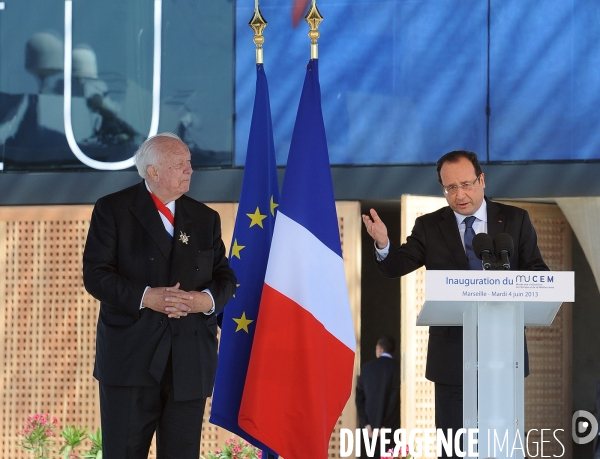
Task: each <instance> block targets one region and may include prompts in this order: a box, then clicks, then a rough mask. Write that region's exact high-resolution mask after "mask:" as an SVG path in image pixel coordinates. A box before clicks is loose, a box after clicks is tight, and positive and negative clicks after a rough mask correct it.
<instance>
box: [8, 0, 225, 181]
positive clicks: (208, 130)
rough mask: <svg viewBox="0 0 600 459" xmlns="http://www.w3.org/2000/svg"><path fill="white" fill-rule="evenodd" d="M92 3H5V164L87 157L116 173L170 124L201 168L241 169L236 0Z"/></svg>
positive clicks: (33, 166) (54, 164) (49, 163)
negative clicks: (67, 62) (67, 64)
mask: <svg viewBox="0 0 600 459" xmlns="http://www.w3.org/2000/svg"><path fill="white" fill-rule="evenodd" d="M91 3H92V2H82V1H75V2H72V3H71V2H70V1H68V2H65V1H64V0H6V1H5V9H4V10H0V160H1V161H2V165H3V168H4V170H53V169H65V168H68V169H89V167H88V166H86V165H85V164H83V162H82V161H81V160H80V159H78V157H77V156H76V155H77V154H79V155H80V157H85V158H89V160H90V161H91V163H94V162H99V166H97V167H96V166H94V165H93V164H92V165H93V167H96V168H99V169H106V168H109V167H106V164H105V163H113V162H119V161H126V160H128V159H129V158H131V156H132V155H133V153H134V152H135V150H136V148H137V147H138V146H139V144H140V143H141V142H142V141H143V140H144V139H145V138H146V137H147V136H148V135H149V134H154V133H156V132H164V131H171V132H175V133H177V134H178V135H179V136H180V137H181V138H182V139H183V140H184V141H185V142H186V143H187V144H188V146H189V147H190V150H191V151H192V163H193V165H194V166H195V167H199V166H231V163H232V150H233V56H234V53H233V32H234V31H233V3H232V1H230V0H216V1H215V0H204V1H181V0H180V1H176V0H164V1H163V2H160V1H158V2H148V1H145V0H131V1H127V2H123V1H120V0H105V1H95V2H93V3H94V4H93V5H92V4H91ZM161 4H162V5H161ZM71 5H72V12H71V15H70V16H71V17H69V14H67V15H66V14H65V11H67V12H69V9H70V7H71ZM155 6H157V7H158V8H157V9H155ZM32 11H35V12H36V13H35V14H31V12H32ZM155 23H156V24H158V25H159V26H160V29H159V33H161V40H160V41H159V42H158V43H156V44H155V30H154V28H155ZM71 30H72V32H71ZM69 38H71V40H69ZM69 41H71V47H68V46H67V48H66V49H65V43H67V45H68V44H69ZM65 52H66V53H67V56H68V55H69V54H71V55H72V59H71V62H72V66H71V67H72V68H71V72H70V74H71V78H70V89H71V90H70V93H71V97H70V98H69V97H68V96H69V94H68V93H69V91H68V87H69V84H66V85H65V76H68V73H69V69H68V68H67V69H65V68H64V56H65ZM155 66H157V69H159V70H160V71H158V72H155ZM153 93H156V94H157V95H158V94H160V97H159V98H158V97H156V100H157V103H153ZM65 94H66V95H67V101H68V102H69V101H70V103H69V104H68V106H67V108H69V109H70V112H71V116H70V117H69V116H67V117H65V115H64V112H65V103H64V102H65V97H64V95H65ZM67 113H68V110H67ZM71 132H72V136H71V135H70V133H71ZM69 137H70V142H69V141H68V138H69ZM78 152H79V153H78ZM86 164H88V163H87V162H86ZM118 168H122V167H118Z"/></svg>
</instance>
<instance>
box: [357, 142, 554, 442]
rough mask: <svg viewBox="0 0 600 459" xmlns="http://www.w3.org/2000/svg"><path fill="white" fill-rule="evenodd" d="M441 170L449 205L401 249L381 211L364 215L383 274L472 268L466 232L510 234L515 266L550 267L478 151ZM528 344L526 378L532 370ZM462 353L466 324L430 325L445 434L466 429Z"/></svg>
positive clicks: (461, 154) (430, 370)
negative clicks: (492, 196)
mask: <svg viewBox="0 0 600 459" xmlns="http://www.w3.org/2000/svg"><path fill="white" fill-rule="evenodd" d="M437 173H438V181H439V183H440V185H441V186H442V190H443V192H444V196H445V197H446V201H447V203H448V206H447V207H443V208H442V209H440V210H437V211H435V212H432V213H430V214H426V215H423V216H421V217H419V218H417V220H416V222H415V226H414V228H413V230H412V234H411V235H410V236H409V237H408V238H407V240H406V243H404V244H402V245H401V246H400V247H398V248H395V247H393V246H391V245H390V242H389V239H388V235H387V228H386V226H385V224H384V223H383V222H382V221H381V219H380V218H379V217H378V215H377V212H375V210H373V209H371V211H370V216H369V215H363V222H364V224H365V227H366V229H367V232H368V233H369V235H371V237H372V238H373V239H374V241H375V249H376V250H375V257H376V260H377V265H378V268H379V270H380V271H381V273H382V274H383V275H385V276H386V277H399V276H403V275H404V274H407V273H410V272H412V271H414V270H415V269H417V268H420V267H421V266H425V267H426V268H427V269H440V270H445V269H472V268H471V266H473V265H474V263H473V262H474V260H473V258H474V254H473V251H472V248H471V250H467V249H466V247H465V234H466V233H468V232H470V231H474V233H480V232H485V233H488V234H489V235H490V236H491V237H492V238H493V237H494V236H496V235H497V234H499V233H508V234H509V235H510V236H511V237H512V239H513V241H514V247H515V249H514V253H512V254H511V256H510V266H511V269H516V270H523V271H526V270H530V271H547V270H548V267H547V266H546V263H544V260H543V259H542V256H541V254H540V250H539V248H538V245H537V236H536V233H535V229H534V228H533V225H532V224H531V220H530V219H529V214H528V213H527V212H526V211H525V210H523V209H520V208H518V207H514V206H508V205H504V204H500V203H496V202H493V201H490V200H488V199H487V198H486V197H485V195H484V189H485V176H484V173H483V172H482V170H481V166H480V164H479V161H478V159H477V155H476V154H475V153H473V152H469V151H464V150H458V151H452V152H450V153H447V154H445V155H444V156H442V157H441V158H440V159H439V160H438V162H437ZM469 217H472V218H469ZM469 256H470V257H471V263H470V261H469ZM479 266H481V264H479ZM479 269H481V268H479ZM526 346H527V343H525V356H526V360H525V376H527V374H528V372H529V371H528V361H527V347H526ZM462 355H463V341H462V327H429V347H428V351H427V367H426V372H425V377H426V378H427V379H429V380H430V381H433V382H434V383H435V417H436V427H437V428H438V429H444V432H446V429H452V431H453V432H454V433H456V431H457V429H460V428H462V422H463V406H462Z"/></svg>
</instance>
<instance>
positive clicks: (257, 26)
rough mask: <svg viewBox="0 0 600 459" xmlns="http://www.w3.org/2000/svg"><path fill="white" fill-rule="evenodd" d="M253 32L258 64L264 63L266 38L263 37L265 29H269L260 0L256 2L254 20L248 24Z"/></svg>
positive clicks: (255, 0)
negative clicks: (262, 12) (259, 4)
mask: <svg viewBox="0 0 600 459" xmlns="http://www.w3.org/2000/svg"><path fill="white" fill-rule="evenodd" d="M248 25H249V26H250V27H252V30H254V44H255V45H256V63H257V64H262V63H263V48H262V45H263V43H264V42H265V37H264V36H263V31H264V30H265V27H267V21H265V18H264V17H263V16H262V14H261V13H260V8H259V7H258V0H254V14H253V15H252V19H250V22H249V23H248Z"/></svg>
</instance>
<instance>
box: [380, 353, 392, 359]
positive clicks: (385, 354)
mask: <svg viewBox="0 0 600 459" xmlns="http://www.w3.org/2000/svg"><path fill="white" fill-rule="evenodd" d="M381 357H387V358H388V359H391V358H392V356H391V355H390V354H388V353H387V352H384V353H383V354H381V355H380V356H379V358H381Z"/></svg>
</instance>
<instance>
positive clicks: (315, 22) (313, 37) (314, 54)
mask: <svg viewBox="0 0 600 459" xmlns="http://www.w3.org/2000/svg"><path fill="white" fill-rule="evenodd" d="M304 19H305V20H306V22H308V25H309V26H310V31H309V32H308V38H310V41H311V44H310V58H311V59H318V58H319V45H318V44H317V40H318V39H319V37H320V36H321V32H319V31H318V30H317V29H318V28H319V24H321V22H322V21H323V16H322V15H321V13H320V12H319V9H318V8H317V1H316V0H312V4H311V6H310V9H309V10H308V13H306V16H304Z"/></svg>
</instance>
